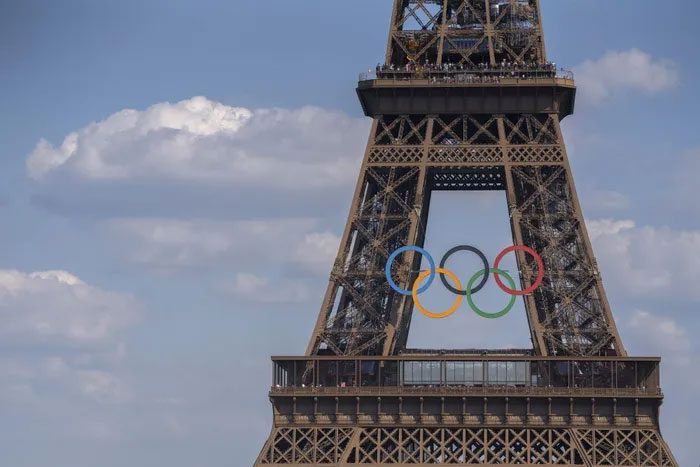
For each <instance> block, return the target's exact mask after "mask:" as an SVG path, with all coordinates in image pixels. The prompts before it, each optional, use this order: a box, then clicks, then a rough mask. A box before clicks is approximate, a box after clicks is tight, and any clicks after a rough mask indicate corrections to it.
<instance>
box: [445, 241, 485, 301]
mask: <svg viewBox="0 0 700 467" xmlns="http://www.w3.org/2000/svg"><path fill="white" fill-rule="evenodd" d="M458 251H471V252H472V253H474V254H476V255H477V256H478V257H479V258H481V262H483V263H484V270H485V271H486V274H484V276H483V278H482V279H481V282H479V283H478V284H477V285H476V287H474V288H473V289H472V290H471V293H477V292H478V291H479V290H481V289H482V288H483V287H484V286H485V285H486V281H488V280H489V275H490V274H489V273H488V271H489V260H487V259H486V256H485V255H484V254H483V253H482V252H481V250H479V249H478V248H474V247H473V246H470V245H460V246H456V247H454V248H452V249H451V250H450V251H448V252H447V253H445V256H443V257H442V259H441V260H440V268H444V267H445V263H446V262H447V259H448V258H449V257H450V256H452V254H453V253H457V252H458ZM439 276H440V280H441V281H442V284H443V285H444V286H445V287H447V289H448V290H449V291H450V292H452V293H454V294H457V295H467V291H466V290H459V289H455V288H454V287H452V286H451V285H450V284H449V283H448V282H447V279H445V275H444V274H439Z"/></svg>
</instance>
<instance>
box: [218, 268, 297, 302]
mask: <svg viewBox="0 0 700 467" xmlns="http://www.w3.org/2000/svg"><path fill="white" fill-rule="evenodd" d="M227 289H228V291H229V292H231V294H232V295H234V296H236V297H238V298H241V299H243V300H247V301H252V302H258V303H303V302H305V301H307V300H308V299H309V291H308V289H307V288H306V286H305V285H304V284H302V283H299V282H293V281H286V280H284V281H281V282H275V283H271V281H270V280H269V279H267V278H265V277H260V276H257V275H255V274H252V273H247V272H242V273H238V274H236V277H235V279H234V281H233V285H232V286H231V287H228V288H227Z"/></svg>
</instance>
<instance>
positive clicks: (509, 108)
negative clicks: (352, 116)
mask: <svg viewBox="0 0 700 467" xmlns="http://www.w3.org/2000/svg"><path fill="white" fill-rule="evenodd" d="M357 95H358V97H359V99H360V104H361V105H362V109H363V111H364V113H365V115H367V116H368V117H376V116H378V115H404V114H423V115H425V114H509V113H529V114H538V113H557V114H558V115H559V119H560V120H561V119H563V118H564V117H566V116H568V115H571V114H572V113H573V111H574V103H575V99H576V84H575V82H574V77H573V74H572V73H571V72H569V71H564V70H560V71H557V70H553V69H548V68H546V67H545V68H499V67H496V68H472V69H456V68H452V69H442V68H440V69H420V70H411V69H385V68H382V69H377V70H376V71H375V72H368V73H362V74H360V77H359V82H358V86H357Z"/></svg>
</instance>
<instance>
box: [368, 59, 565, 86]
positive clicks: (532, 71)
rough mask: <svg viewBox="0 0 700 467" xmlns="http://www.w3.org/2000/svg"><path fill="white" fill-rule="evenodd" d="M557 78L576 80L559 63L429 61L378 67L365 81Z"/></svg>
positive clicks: (484, 81)
mask: <svg viewBox="0 0 700 467" xmlns="http://www.w3.org/2000/svg"><path fill="white" fill-rule="evenodd" d="M556 76H562V77H565V78H573V76H572V74H571V72H569V71H567V70H564V69H563V68H561V69H559V70H557V67H556V64H555V63H553V62H547V63H534V62H523V61H519V62H518V61H516V62H509V61H506V60H503V61H501V62H500V63H498V64H496V65H490V64H486V63H480V64H478V65H468V64H464V63H449V62H446V63H443V64H440V65H438V64H436V63H432V62H429V61H425V62H424V63H422V64H417V63H413V62H409V63H407V64H406V65H405V66H395V65H394V64H390V65H385V64H384V65H383V64H377V66H376V68H375V69H374V71H373V70H371V69H370V70H369V71H368V73H367V75H365V76H364V79H375V78H377V79H396V80H408V79H428V80H430V81H431V82H438V81H440V82H460V83H462V82H463V83H498V82H500V80H501V79H506V78H513V79H536V78H554V77H556ZM361 79H362V77H361Z"/></svg>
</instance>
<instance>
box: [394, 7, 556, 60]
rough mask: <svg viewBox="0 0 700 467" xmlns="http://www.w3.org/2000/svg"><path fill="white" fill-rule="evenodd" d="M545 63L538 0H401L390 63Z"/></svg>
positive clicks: (396, 10)
mask: <svg viewBox="0 0 700 467" xmlns="http://www.w3.org/2000/svg"><path fill="white" fill-rule="evenodd" d="M425 61H428V62H430V63H437V64H442V63H447V62H449V63H462V64H465V65H478V64H481V63H486V64H491V65H495V64H498V63H501V62H502V61H505V62H538V63H541V62H543V61H545V50H544V41H543V35H542V24H541V20H540V15H539V1H538V0H507V1H498V0H397V1H395V2H394V10H393V15H392V22H391V27H390V34H389V45H388V48H387V63H388V64H394V65H395V66H403V65H405V64H406V63H409V62H413V63H423V62H425Z"/></svg>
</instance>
